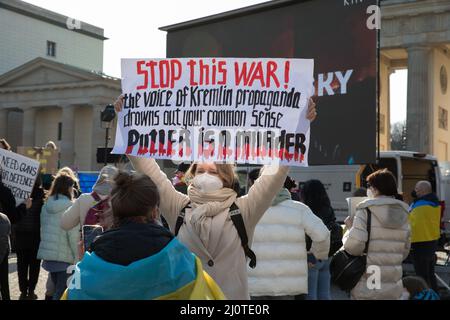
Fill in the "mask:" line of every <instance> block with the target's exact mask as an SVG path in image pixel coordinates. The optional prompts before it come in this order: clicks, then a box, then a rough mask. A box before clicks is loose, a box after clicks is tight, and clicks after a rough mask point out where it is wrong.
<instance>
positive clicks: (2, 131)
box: [0, 109, 8, 139]
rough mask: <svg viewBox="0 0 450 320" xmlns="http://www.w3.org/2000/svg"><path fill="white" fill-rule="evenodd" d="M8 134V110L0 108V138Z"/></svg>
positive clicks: (5, 137)
mask: <svg viewBox="0 0 450 320" xmlns="http://www.w3.org/2000/svg"><path fill="white" fill-rule="evenodd" d="M7 135H8V110H6V109H2V110H0V139H1V138H4V139H7Z"/></svg>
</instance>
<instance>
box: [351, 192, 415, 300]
mask: <svg viewBox="0 0 450 320" xmlns="http://www.w3.org/2000/svg"><path fill="white" fill-rule="evenodd" d="M366 208H369V209H370V211H371V212H372V219H371V222H372V227H371V229H370V230H371V231H370V232H371V233H370V241H369V250H368V254H367V267H369V266H375V267H376V268H375V269H378V270H379V273H378V274H379V276H380V277H379V280H380V282H379V284H380V286H379V288H376V286H372V284H376V282H373V281H369V283H370V284H371V285H370V287H372V288H373V289H372V288H369V286H368V285H367V282H368V281H367V280H368V277H369V276H371V279H370V280H372V279H373V280H374V281H375V280H376V277H377V274H376V272H373V271H372V272H371V273H369V274H367V273H366V274H365V275H363V276H362V278H361V280H360V281H359V282H358V284H357V285H356V287H355V288H353V290H352V292H351V295H352V299H357V300H397V299H400V297H401V295H402V291H403V285H402V274H403V272H402V271H403V270H402V262H403V260H404V259H405V258H406V257H407V256H408V253H409V249H410V227H409V223H408V206H407V205H406V203H404V202H402V201H398V200H395V199H393V198H390V197H379V198H376V199H369V200H366V201H364V202H362V203H360V204H359V205H358V207H357V208H356V209H357V210H356V214H355V217H354V221H353V226H352V228H351V229H350V230H349V232H348V233H346V234H345V236H344V240H343V241H344V249H345V250H346V251H347V252H348V253H350V254H351V255H354V256H360V255H362V254H363V252H364V248H365V245H366V241H367V236H368V234H367V210H366ZM372 268H373V267H372ZM372 275H373V276H372Z"/></svg>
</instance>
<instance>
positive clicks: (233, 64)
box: [112, 58, 314, 166]
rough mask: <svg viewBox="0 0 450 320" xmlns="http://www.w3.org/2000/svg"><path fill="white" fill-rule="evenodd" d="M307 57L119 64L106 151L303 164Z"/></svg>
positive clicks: (309, 84) (310, 68)
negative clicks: (111, 141) (114, 121)
mask: <svg viewBox="0 0 450 320" xmlns="http://www.w3.org/2000/svg"><path fill="white" fill-rule="evenodd" d="M313 65H314V61H313V60H311V59H246V58H184V59H123V60H122V92H123V95H124V106H123V109H122V111H121V112H120V114H119V115H118V128H117V131H116V141H115V146H114V149H113V151H112V153H120V154H123V153H125V154H131V155H135V156H142V157H152V158H156V159H172V160H180V161H215V162H234V163H250V164H267V163H272V164H273V163H280V164H287V165H292V166H306V165H307V164H308V161H307V159H308V147H309V125H310V123H309V121H308V120H307V119H306V112H307V107H308V99H309V97H310V96H311V95H312V94H313V85H312V84H313Z"/></svg>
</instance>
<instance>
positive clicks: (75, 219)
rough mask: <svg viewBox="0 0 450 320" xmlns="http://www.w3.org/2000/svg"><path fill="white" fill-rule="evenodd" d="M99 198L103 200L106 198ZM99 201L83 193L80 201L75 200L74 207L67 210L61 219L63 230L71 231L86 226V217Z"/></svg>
mask: <svg viewBox="0 0 450 320" xmlns="http://www.w3.org/2000/svg"><path fill="white" fill-rule="evenodd" d="M99 197H100V198H101V199H102V200H103V199H105V198H106V196H101V195H99ZM95 204H97V201H95V199H94V197H93V196H92V195H91V194H90V193H83V194H82V195H80V197H79V198H78V199H76V200H75V202H74V203H73V205H72V206H71V207H70V208H69V209H67V210H66V211H65V212H64V214H63V215H62V217H61V228H63V229H64V230H70V229H72V228H74V227H76V226H77V225H81V226H82V225H84V220H86V215H87V213H88V211H89V209H91V208H92V207H93V206H94V205H95Z"/></svg>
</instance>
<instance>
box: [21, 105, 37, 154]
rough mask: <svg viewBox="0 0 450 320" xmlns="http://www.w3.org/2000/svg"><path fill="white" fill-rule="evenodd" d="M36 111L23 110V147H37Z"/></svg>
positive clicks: (30, 109)
mask: <svg viewBox="0 0 450 320" xmlns="http://www.w3.org/2000/svg"><path fill="white" fill-rule="evenodd" d="M35 128H36V109H35V108H29V109H24V110H23V123H22V146H24V147H34V146H35V136H36V134H35Z"/></svg>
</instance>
